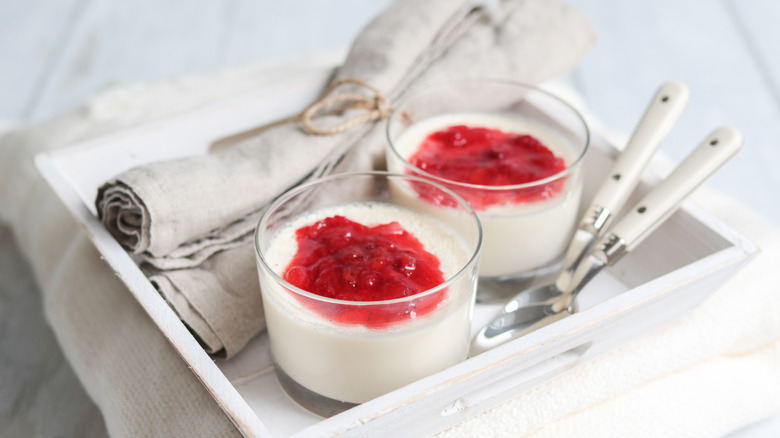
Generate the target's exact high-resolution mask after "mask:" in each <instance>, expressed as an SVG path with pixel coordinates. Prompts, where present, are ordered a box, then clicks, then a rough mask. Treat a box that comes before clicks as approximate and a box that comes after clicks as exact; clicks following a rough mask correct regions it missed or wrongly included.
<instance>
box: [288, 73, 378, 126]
mask: <svg viewBox="0 0 780 438" xmlns="http://www.w3.org/2000/svg"><path fill="white" fill-rule="evenodd" d="M345 84H353V85H358V86H360V87H363V88H367V89H368V90H370V91H371V92H373V96H370V95H365V94H358V93H341V94H334V91H336V89H337V88H338V87H340V86H342V85H345ZM334 105H335V106H334ZM325 108H332V109H331V110H330V111H328V113H327V114H335V113H340V112H343V111H346V110H348V109H353V108H364V109H366V111H365V112H363V113H361V114H359V115H357V116H355V117H353V118H351V119H348V120H346V121H344V122H343V123H340V124H338V125H335V126H330V127H324V128H321V127H317V126H315V125H314V123H313V119H314V118H315V117H317V116H318V115H319V113H320V112H321V111H322V110H323V109H325ZM392 111H393V107H392V105H390V102H388V100H387V97H386V96H385V95H384V93H382V92H381V91H380V90H379V89H378V88H376V87H374V86H372V85H371V84H369V83H367V82H364V81H361V80H360V79H355V78H346V79H341V80H338V81H336V82H334V83H333V84H331V86H330V87H328V89H327V90H325V93H323V95H322V97H321V98H320V99H319V100H317V101H316V102H314V103H312V104H311V105H309V107H308V108H306V109H305V110H303V112H302V113H301V121H302V122H303V127H304V129H305V130H306V132H308V133H309V134H315V135H330V134H337V133H339V132H344V131H347V130H349V129H351V128H353V127H354V126H357V125H360V124H362V123H366V122H372V121H374V120H382V119H386V118H388V117H390V113H391V112H392Z"/></svg>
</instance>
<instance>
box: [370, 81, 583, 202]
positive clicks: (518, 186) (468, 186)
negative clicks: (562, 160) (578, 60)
mask: <svg viewBox="0 0 780 438" xmlns="http://www.w3.org/2000/svg"><path fill="white" fill-rule="evenodd" d="M459 83H489V84H499V85H511V86H514V87H518V88H526V89H528V90H531V91H535V92H538V93H541V94H542V95H545V96H546V97H548V98H551V99H553V100H554V101H557V102H558V103H560V104H562V105H563V106H564V107H566V108H568V109H569V110H571V112H572V113H573V114H574V115H575V116H576V118H577V120H579V121H580V122H581V123H582V127H583V128H584V131H585V144H584V146H583V148H582V151H581V152H580V153H579V155H577V157H575V159H574V160H573V161H572V162H571V163H570V164H569V165H568V166H566V168H565V169H563V170H561V171H560V172H558V173H555V174H553V175H550V176H548V177H545V178H542V179H537V180H534V181H530V182H527V183H522V184H512V185H503V186H491V185H484V184H472V183H466V182H461V181H455V180H451V179H447V178H444V177H441V176H438V175H434V174H432V173H428V172H426V171H425V170H422V169H420V168H419V167H417V166H415V165H414V164H412V163H410V162H409V160H407V159H406V158H405V157H403V156H402V155H401V153H400V152H398V149H397V148H396V146H395V144H396V143H395V142H394V141H393V136H392V134H391V133H390V128H391V125H392V121H393V120H395V119H397V118H398V117H399V116H398V115H399V114H400V111H401V108H402V107H403V105H404V104H405V103H407V102H409V101H410V100H411V99H414V98H416V97H419V96H421V95H424V94H428V93H431V92H433V91H434V90H436V89H443V88H451V87H453V86H454V85H456V84H459ZM385 137H386V139H387V144H388V145H389V146H390V147H389V149H390V152H392V154H393V155H395V156H396V157H397V158H398V159H399V160H401V163H402V164H403V165H404V167H407V168H409V169H411V170H413V171H414V172H415V173H417V174H419V175H422V176H424V177H425V178H430V179H433V180H435V181H438V182H440V183H442V184H448V185H451V186H452V185H455V186H458V187H460V188H464V189H472V190H490V191H503V190H521V189H528V188H533V187H538V186H542V185H545V184H549V183H551V182H554V181H556V180H559V179H561V178H564V177H566V176H568V175H570V174H571V173H573V172H574V169H576V168H577V167H578V166H579V164H580V163H581V162H582V161H583V159H584V157H585V153H587V152H588V149H590V143H591V141H590V140H591V135H590V128H589V127H588V123H587V121H586V120H585V118H584V117H583V116H582V114H580V112H579V111H578V110H577V109H576V108H574V106H572V105H571V104H570V103H569V102H567V101H566V100H564V99H563V98H561V97H559V96H557V95H555V94H553V93H551V92H549V91H546V90H544V89H542V88H540V87H537V86H535V85H530V84H526V83H523V82H518V81H511V80H505V79H460V80H453V81H449V82H443V83H441V84H437V85H436V86H433V87H429V88H427V89H425V90H418V91H417V92H413V93H411V94H409V95H408V96H406V97H404V98H403V99H401V100H400V101H399V103H398V104H397V105H395V108H394V109H393V111H392V112H391V113H390V116H389V117H388V118H387V123H386V124H385Z"/></svg>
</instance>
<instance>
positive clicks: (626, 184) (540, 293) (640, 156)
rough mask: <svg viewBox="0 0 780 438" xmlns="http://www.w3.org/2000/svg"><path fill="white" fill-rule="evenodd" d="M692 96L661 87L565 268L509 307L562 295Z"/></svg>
mask: <svg viewBox="0 0 780 438" xmlns="http://www.w3.org/2000/svg"><path fill="white" fill-rule="evenodd" d="M689 100H690V91H689V90H688V87H687V86H685V84H683V83H681V82H677V81H669V82H666V83H664V84H661V86H660V87H658V90H656V92H655V95H653V98H652V99H651V100H650V102H649V103H648V105H647V108H646V109H645V112H644V114H643V115H642V118H641V119H640V121H639V123H638V124H637V126H636V128H635V129H634V132H633V133H632V134H631V138H630V139H629V140H628V143H626V146H625V148H624V149H623V152H621V154H620V155H619V156H618V158H617V160H616V161H615V163H614V165H613V166H612V169H611V170H610V172H609V174H608V175H607V177H606V180H605V181H604V183H603V184H602V185H601V187H600V188H599V190H598V192H597V193H596V195H595V196H594V197H593V200H592V202H591V204H590V206H589V207H588V209H587V210H586V212H585V215H584V216H583V218H582V220H581V221H580V223H579V226H578V227H577V229H576V230H575V232H574V236H573V237H572V240H571V242H570V243H569V247H568V249H567V251H566V255H565V256H564V262H563V270H562V271H561V272H560V273H559V275H558V277H557V278H556V280H554V281H553V282H551V283H549V284H546V285H542V286H536V287H533V288H531V289H526V290H525V291H522V292H519V293H517V294H515V296H514V297H513V298H512V299H511V300H510V301H509V302H508V303H507V305H506V310H507V311H511V310H513V309H516V308H517V307H519V306H521V305H524V304H527V303H533V302H539V301H545V300H547V299H549V298H551V297H554V296H557V295H560V293H561V290H562V288H563V287H565V285H566V284H567V283H568V281H569V277H570V276H571V274H572V273H573V272H574V271H575V269H576V268H577V265H578V264H579V263H580V261H581V260H582V258H583V257H584V256H585V254H586V253H587V251H588V249H589V248H590V246H591V245H593V244H594V242H596V241H597V240H598V238H599V236H601V235H602V234H603V232H604V231H605V229H606V227H607V225H608V224H609V223H610V222H611V220H612V218H613V217H614V216H615V215H616V214H617V213H618V212H619V211H620V209H621V208H622V207H623V205H624V204H625V202H626V200H628V197H629V196H630V195H631V193H632V192H633V191H634V189H635V188H636V186H637V184H638V183H639V179H640V177H641V175H642V172H643V171H644V169H645V167H647V163H649V162H650V159H651V158H652V156H653V155H654V154H655V151H656V150H657V149H658V147H659V146H660V145H661V143H662V142H663V140H664V139H665V138H666V137H667V136H668V135H669V132H670V131H671V130H672V127H674V125H675V124H676V123H677V120H679V118H680V116H681V115H682V113H683V111H684V110H685V108H686V107H687V105H688V101H689Z"/></svg>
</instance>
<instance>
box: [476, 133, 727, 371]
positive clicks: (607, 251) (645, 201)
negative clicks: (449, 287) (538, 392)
mask: <svg viewBox="0 0 780 438" xmlns="http://www.w3.org/2000/svg"><path fill="white" fill-rule="evenodd" d="M741 146H742V136H741V135H740V133H739V131H737V130H736V129H733V128H728V127H723V128H718V129H716V130H715V131H713V132H712V133H711V134H710V135H708V136H707V137H706V138H705V139H704V140H703V141H702V142H701V144H699V146H698V147H697V148H696V149H695V150H694V151H693V152H692V153H691V154H690V155H688V157H687V158H685V160H683V162H682V163H680V164H679V165H678V166H677V167H676V168H675V170H674V171H673V172H672V173H671V174H670V175H669V176H668V177H666V178H665V179H664V180H663V181H661V182H660V183H659V184H658V185H657V186H656V187H655V188H653V189H652V190H651V191H650V192H649V193H648V194H647V195H645V196H644V198H642V200H641V201H639V202H638V203H637V204H636V206H634V208H633V209H632V210H631V211H629V212H628V213H626V215H625V216H624V217H623V218H621V219H620V220H619V221H618V222H617V223H616V224H615V226H614V227H613V228H612V229H611V231H610V232H609V233H608V235H607V236H606V237H604V238H603V239H602V240H600V242H599V244H598V246H595V247H594V248H595V249H594V250H593V251H590V252H589V253H588V255H587V256H586V257H584V258H583V259H582V262H581V263H580V264H579V266H578V267H577V268H576V270H575V271H574V273H573V274H572V275H571V278H570V281H567V284H566V285H565V286H563V289H562V293H561V294H560V295H558V296H555V297H553V298H550V299H548V300H547V301H544V302H540V303H536V304H532V305H528V306H524V307H520V308H518V309H516V310H514V311H511V312H504V313H503V314H502V315H500V316H499V317H498V318H496V319H494V320H493V321H492V322H491V323H490V324H488V325H487V326H485V327H484V328H482V330H480V331H479V332H478V333H477V335H476V336H475V337H474V339H473V340H472V343H471V351H470V354H471V355H472V356H475V355H477V354H480V353H482V352H484V351H487V350H489V349H491V348H494V347H496V346H498V345H501V344H503V343H505V342H507V341H510V340H512V339H515V338H518V337H520V336H522V335H524V334H527V333H530V332H531V331H534V330H537V329H539V328H541V327H544V326H546V325H549V324H552V323H553V322H556V321H558V320H560V319H563V318H565V317H566V316H568V315H570V314H572V313H574V311H575V309H574V303H575V299H576V298H577V294H579V292H580V291H581V290H582V288H583V287H584V286H585V284H587V283H588V282H589V281H590V280H591V279H592V278H593V277H594V276H596V274H598V273H599V272H601V270H602V269H604V267H606V266H610V265H613V264H614V263H615V262H617V261H618V260H619V259H620V258H621V257H623V256H624V255H625V254H627V253H629V252H631V251H632V250H633V249H634V248H636V246H637V245H639V244H640V243H641V242H642V241H643V240H644V239H645V238H646V237H647V236H648V235H650V234H651V233H652V232H653V231H655V229H656V228H657V227H658V226H659V225H661V224H662V223H663V222H664V221H665V220H666V219H667V218H668V217H669V216H670V215H671V214H672V213H674V211H675V210H676V209H677V207H678V206H679V205H680V203H681V202H682V201H683V200H684V199H685V198H686V197H687V196H688V195H689V194H690V193H691V192H693V191H694V190H695V189H696V188H697V187H699V186H700V185H701V184H702V183H704V182H705V181H706V180H707V179H709V178H710V177H711V176H712V175H714V174H715V173H716V172H717V171H718V170H719V169H720V168H721V167H722V166H723V165H724V164H726V162H728V161H729V160H730V159H731V158H732V157H733V156H734V155H735V154H736V153H737V152H738V151H739V149H740V147H741Z"/></svg>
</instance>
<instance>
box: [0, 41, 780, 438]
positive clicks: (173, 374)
mask: <svg viewBox="0 0 780 438" xmlns="http://www.w3.org/2000/svg"><path fill="white" fill-rule="evenodd" d="M331 59H332V58H331ZM322 65H323V63H322V62H321V60H320V61H318V62H314V61H313V59H312V56H306V57H301V58H298V59H297V60H295V61H294V62H292V63H284V64H282V63H279V62H272V63H268V64H261V65H257V66H249V67H244V68H242V69H240V70H238V71H229V72H218V73H213V74H209V75H200V76H198V77H188V78H179V79H176V80H174V81H170V82H164V83H157V84H131V85H123V86H117V87H115V88H113V89H111V90H108V91H107V92H104V93H101V95H99V96H97V97H96V98H95V99H93V100H92V101H91V103H89V104H88V105H87V106H85V107H84V108H81V109H78V110H76V111H73V112H71V113H68V114H65V115H63V116H60V117H58V118H56V119H54V120H52V121H49V122H46V123H42V124H38V125H35V126H31V127H28V128H25V129H19V130H17V131H15V132H13V133H12V134H10V135H6V136H4V137H2V138H0V220H2V221H3V222H4V223H7V224H9V225H10V226H11V227H12V228H13V231H14V235H15V237H16V240H17V243H18V245H19V247H20V248H21V249H22V251H23V253H24V255H25V256H26V258H27V259H28V260H29V261H30V264H31V268H32V269H33V271H34V273H35V276H36V279H37V281H38V284H39V285H40V288H41V292H42V294H43V299H44V306H45V312H46V316H47V319H48V321H49V323H50V324H51V326H52V327H53V329H54V332H55V334H56V336H57V338H58V341H59V343H60V346H61V348H62V350H63V352H64V353H65V356H66V357H67V358H68V360H69V361H70V363H71V365H72V366H73V369H74V371H75V372H76V374H77V375H78V377H79V378H80V380H81V382H82V384H83V385H84V387H85V388H86V390H87V392H88V394H89V395H90V397H91V398H92V399H93V400H94V401H95V403H96V404H97V405H98V406H99V408H100V410H101V412H102V414H103V416H104V418H105V422H106V426H107V429H108V431H109V432H110V434H111V435H112V436H115V437H125V436H127V437H138V436H189V437H194V436H204V437H217V436H238V435H239V434H238V433H237V431H236V430H235V428H234V427H233V425H232V424H231V423H230V421H229V420H228V418H227V417H226V416H225V415H223V414H222V412H221V410H220V409H219V406H218V405H217V404H216V403H215V402H214V401H213V399H212V398H211V396H210V395H209V394H208V393H207V391H206V390H205V389H204V388H203V386H202V385H201V383H200V382H199V381H198V380H197V378H196V377H195V376H194V374H193V373H191V372H190V370H189V369H188V367H187V364H186V363H185V362H184V361H182V360H181V358H180V357H179V356H178V354H177V353H176V351H175V350H174V349H173V348H172V347H171V345H170V344H169V343H168V341H167V340H166V339H165V338H164V337H163V336H162V334H161V333H160V331H159V329H158V328H157V326H156V325H155V324H154V323H153V322H152V321H151V319H150V318H149V317H148V315H146V313H145V312H144V310H143V309H142V308H141V307H140V305H138V303H137V302H136V301H135V299H134V298H133V296H132V295H131V294H130V293H129V292H128V291H127V289H126V288H125V287H124V286H123V284H122V283H121V282H120V281H119V279H118V278H117V277H116V276H115V275H114V274H113V272H111V269H110V268H109V267H108V266H107V265H105V263H104V262H102V261H101V260H100V256H99V254H98V253H97V252H96V251H95V249H94V248H93V247H92V245H91V244H90V243H89V240H88V238H87V236H86V234H85V233H84V232H83V231H82V230H81V229H80V228H79V227H78V225H77V224H76V223H75V222H74V221H73V219H72V218H71V216H70V215H69V214H68V212H67V211H65V209H64V207H62V206H61V203H60V201H59V200H58V199H57V198H56V196H54V194H53V193H52V192H51V190H50V189H49V188H48V186H46V184H45V183H44V182H43V181H42V180H41V178H40V177H39V176H38V174H37V172H36V171H35V169H34V168H33V165H32V157H33V156H34V155H35V153H37V152H38V151H41V150H46V149H52V148H57V147H62V146H67V145H69V144H73V143H76V142H81V141H85V140H88V139H91V138H95V137H98V136H100V135H103V134H106V133H107V132H112V131H114V130H116V129H123V128H127V127H128V126H131V125H133V124H136V123H139V122H144V121H148V120H151V119H155V118H157V117H159V116H161V115H162V114H164V113H166V112H168V111H172V110H181V109H182V108H186V107H189V106H193V105H196V104H198V103H201V102H204V101H207V100H209V99H213V98H216V97H220V96H221V97H225V96H229V95H233V94H235V93H236V92H237V91H240V90H251V89H252V88H253V87H255V86H258V85H261V84H264V83H267V80H268V79H269V78H271V79H274V78H278V77H279V73H280V72H283V73H284V74H291V72H296V71H305V70H307V69H309V68H315V69H316V68H320V67H321V66H322ZM284 74H283V75H282V76H284ZM162 97H165V99H162ZM160 102H163V103H164V104H163V105H162V106H161V105H160ZM697 198H698V200H699V201H700V204H702V205H707V206H709V207H710V209H711V210H712V211H713V213H714V214H715V215H716V216H718V217H720V218H722V219H724V220H726V221H727V222H728V223H729V224H731V225H732V226H734V227H736V228H737V230H738V231H740V232H742V233H744V234H746V236H747V237H748V238H750V239H751V240H753V241H754V242H756V243H757V244H758V245H759V246H760V247H761V248H762V250H763V252H762V253H761V254H759V255H758V257H757V258H756V259H755V260H754V261H753V262H752V263H751V264H750V265H749V266H748V267H747V268H745V269H744V270H743V271H742V272H740V273H739V274H738V275H737V276H735V277H734V278H733V279H732V280H731V281H729V282H728V283H726V284H724V286H723V288H722V289H721V290H719V291H718V292H717V293H716V294H714V295H713V296H712V297H711V299H709V300H708V301H707V302H705V303H704V304H703V305H702V306H701V307H700V308H699V309H697V310H695V311H694V312H692V313H691V314H690V315H689V316H687V317H685V318H684V319H682V320H680V321H678V322H676V323H674V324H672V325H671V326H669V327H666V328H663V329H661V330H659V331H657V332H654V333H651V334H649V335H648V336H645V337H642V338H638V339H636V340H634V341H632V342H631V343H630V344H628V345H626V346H624V347H622V348H620V349H617V350H615V351H613V352H611V353H609V354H607V355H604V356H602V357H599V358H596V359H594V360H593V361H591V362H588V363H586V364H583V365H580V366H576V367H574V368H573V369H571V370H570V371H569V372H567V373H564V374H562V375H560V376H558V377H556V378H554V379H551V380H548V381H545V382H543V383H542V384H541V385H540V386H538V387H536V388H534V389H533V390H531V391H529V392H526V393H524V394H520V395H518V396H517V397H516V398H515V399H514V400H512V401H509V402H507V403H505V404H503V405H501V406H499V407H497V408H495V409H493V410H491V411H489V412H486V413H484V414H482V415H480V416H478V417H475V418H472V419H470V420H467V421H466V422H464V423H462V424H460V425H458V426H457V427H455V428H453V429H451V430H449V431H447V432H445V433H444V434H443V436H446V437H522V436H533V437H545V436H554V437H559V436H566V437H577V436H585V437H592V436H599V437H603V436H616V437H625V436H632V437H634V436H686V437H721V436H723V435H724V434H726V433H728V432H729V431H733V430H735V429H738V428H740V427H743V426H745V425H749V424H751V423H753V422H755V421H758V420H760V419H762V418H765V417H766V416H768V415H772V414H775V415H777V414H778V413H780V391H777V388H778V387H779V385H780V357H779V354H780V326H778V321H780V319H778V317H777V315H778V314H780V291H778V284H780V278H779V277H778V273H777V266H778V264H779V263H780V228H778V227H777V226H776V225H772V224H770V223H768V221H767V220H766V219H764V218H762V217H760V216H759V215H757V214H755V213H752V212H751V211H750V209H749V208H747V207H745V206H744V205H742V204H740V203H739V202H737V201H735V200H733V199H730V198H728V197H725V196H723V195H720V194H717V193H699V194H698V196H697ZM19 311H23V309H19Z"/></svg>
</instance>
